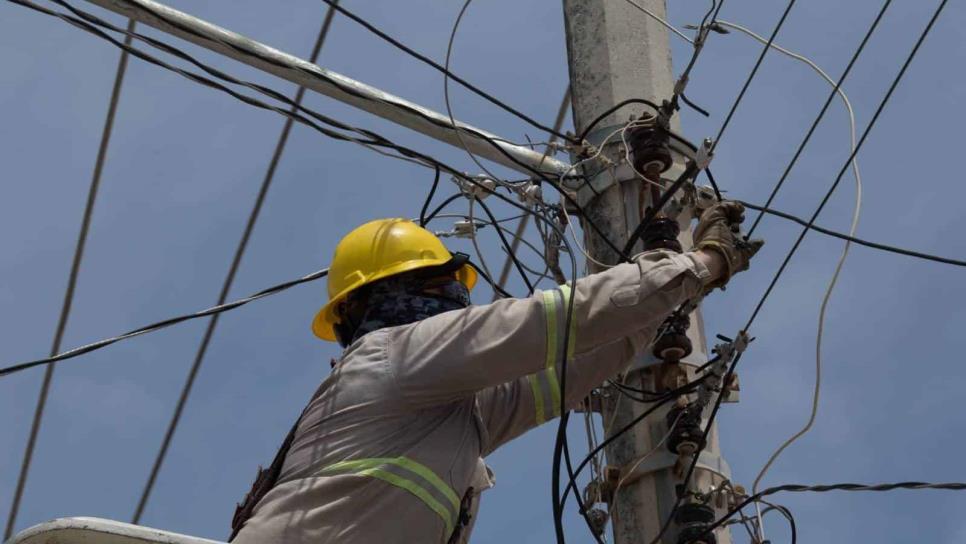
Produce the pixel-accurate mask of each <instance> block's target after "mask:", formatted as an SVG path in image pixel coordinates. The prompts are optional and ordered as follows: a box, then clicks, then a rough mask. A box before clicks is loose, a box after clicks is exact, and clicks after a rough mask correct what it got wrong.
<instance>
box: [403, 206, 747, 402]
mask: <svg viewBox="0 0 966 544" xmlns="http://www.w3.org/2000/svg"><path fill="white" fill-rule="evenodd" d="M742 211H743V209H742V208H741V206H740V204H735V203H724V204H719V205H717V206H715V207H713V208H712V209H710V210H708V211H707V212H705V214H704V215H703V216H702V219H701V221H700V222H699V224H698V227H697V229H696V231H695V240H696V242H697V248H698V249H697V251H696V252H688V253H684V254H677V253H674V252H671V251H664V250H658V251H651V252H647V253H642V254H640V255H638V256H637V257H636V258H635V259H634V261H633V262H631V263H625V264H620V265H617V266H614V267H612V268H610V269H608V270H606V271H603V272H600V273H597V274H593V275H590V276H587V277H585V278H581V279H580V280H577V282H576V283H575V284H574V286H573V287H571V286H569V285H564V286H560V287H558V288H556V289H552V290H548V291H543V292H537V293H535V294H534V295H533V296H531V297H529V298H526V299H505V300H500V301H497V302H494V303H492V304H489V305H485V306H472V307H469V308H466V309H463V310H458V311H452V312H446V313H442V314H439V315H436V316H433V317H430V318H427V319H424V320H421V321H419V322H417V323H413V324H411V325H407V326H403V327H398V328H396V329H394V330H393V331H392V332H391V333H390V334H389V338H388V343H387V350H388V353H387V354H386V355H387V357H388V360H389V364H390V367H391V371H392V372H393V374H394V376H395V379H396V381H397V385H398V386H399V389H400V392H401V393H402V395H403V396H404V397H405V398H407V399H408V400H409V401H410V402H411V403H413V404H414V405H431V404H438V403H442V402H448V401H451V400H455V399H458V398H461V397H465V396H467V395H472V394H475V393H477V392H480V391H482V390H484V389H487V388H490V387H495V386H499V385H501V384H504V383H507V382H513V381H514V380H517V379H518V378H521V377H524V376H529V377H528V378H527V379H528V382H529V385H530V386H531V393H532V395H534V397H535V400H537V401H538V402H536V404H538V405H539V404H541V403H540V402H539V399H536V397H537V396H538V395H543V396H544V397H545V399H544V402H543V403H542V404H543V407H544V413H549V411H550V410H551V408H552V405H553V404H556V405H557V406H559V399H560V395H561V390H560V387H559V382H560V381H561V379H560V378H561V376H560V370H561V368H562V367H563V366H564V357H565V355H566V357H567V360H568V365H567V366H568V367H572V368H571V372H568V376H567V380H566V381H567V391H566V396H567V404H568V405H572V404H573V403H575V402H577V401H579V399H581V398H582V397H583V396H584V395H586V393H587V392H588V391H589V390H590V389H591V388H592V387H594V386H596V385H597V384H599V383H600V382H602V381H603V380H604V379H605V378H607V377H609V376H612V375H613V374H615V373H616V372H618V371H619V370H620V369H622V368H623V367H624V365H625V364H626V363H627V362H628V361H629V360H630V358H631V357H633V355H634V353H637V352H639V351H641V350H643V349H644V348H645V347H646V346H647V345H648V343H650V341H651V340H652V339H653V337H654V334H655V331H656V329H657V327H658V326H660V324H661V322H662V321H663V320H664V319H665V318H666V317H667V315H669V314H670V313H671V311H673V310H674V309H675V308H676V307H677V306H679V305H680V304H681V303H683V302H684V301H685V300H688V299H690V298H693V297H695V296H698V295H699V294H700V293H702V291H704V290H706V289H708V288H709V286H714V285H723V284H724V283H726V282H727V280H728V279H729V278H730V277H731V275H732V274H734V273H735V272H737V271H740V270H743V269H744V268H747V266H748V261H749V260H750V258H751V256H752V255H753V254H754V253H755V251H757V249H758V247H760V245H759V244H742V243H739V242H738V238H737V229H736V228H732V227H733V226H734V225H736V224H737V223H740V222H741V218H742ZM709 265H710V266H711V268H712V269H713V270H710V271H709V269H708V267H709ZM547 398H549V402H547ZM554 399H556V402H553V400H554Z"/></svg>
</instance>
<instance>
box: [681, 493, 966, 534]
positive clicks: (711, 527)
mask: <svg viewBox="0 0 966 544" xmlns="http://www.w3.org/2000/svg"><path fill="white" fill-rule="evenodd" d="M898 489H908V490H924V489H933V490H938V491H966V483H961V482H948V483H939V484H937V483H929V482H897V483H888V484H874V485H870V484H853V483H841V484H828V485H802V484H785V485H779V486H775V487H769V488H768V489H765V490H763V491H760V492H758V493H755V494H754V495H751V496H749V497H747V498H746V499H744V500H743V501H741V502H740V503H738V505H737V506H735V507H734V508H732V509H731V510H730V511H729V512H728V513H727V514H725V515H724V516H722V517H721V518H720V519H718V520H717V521H715V522H714V523H712V524H710V525H708V527H707V528H706V529H705V530H704V533H702V534H700V535H697V536H696V538H695V539H694V540H693V542H699V541H700V540H699V539H700V538H701V537H703V536H704V535H706V534H708V533H710V532H711V531H714V530H715V529H717V528H718V527H720V526H722V525H724V524H725V523H726V522H727V521H728V520H729V519H731V518H732V517H734V516H735V514H737V513H738V512H740V511H741V509H742V508H745V507H746V506H748V505H749V504H751V503H753V502H755V501H758V500H760V499H762V498H763V497H767V496H769V495H774V494H776V493H828V492H830V491H877V492H886V491H895V490H898Z"/></svg>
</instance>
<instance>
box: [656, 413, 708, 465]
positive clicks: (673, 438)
mask: <svg viewBox="0 0 966 544" xmlns="http://www.w3.org/2000/svg"><path fill="white" fill-rule="evenodd" d="M665 421H666V422H667V426H668V430H669V432H670V435H669V436H668V438H667V449H668V450H670V451H671V452H672V453H676V454H678V455H690V454H692V453H694V452H696V451H698V450H700V449H702V448H704V431H703V430H702V429H701V408H700V407H699V406H697V405H694V404H689V405H688V406H685V407H684V408H674V409H672V410H670V411H669V412H668V413H667V416H665Z"/></svg>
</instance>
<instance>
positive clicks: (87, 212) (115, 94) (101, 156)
mask: <svg viewBox="0 0 966 544" xmlns="http://www.w3.org/2000/svg"><path fill="white" fill-rule="evenodd" d="M134 27H135V21H134V19H130V20H128V23H127V28H128V30H130V31H132V32H133V31H134ZM130 41H131V40H130V38H128V39H127V40H126V43H127V44H128V45H130ZM127 63H128V54H127V52H122V53H121V56H120V58H119V59H118V61H117V71H116V72H115V74H114V84H113V87H112V89H111V97H110V99H109V101H108V107H107V115H106V117H105V119H104V128H103V130H102V132H101V143H100V145H99V146H98V149H97V158H96V159H95V161H94V172H93V174H92V175H91V183H90V186H89V188H88V190H87V203H86V204H85V206H84V215H83V218H82V219H81V226H80V232H79V233H78V235H77V243H76V245H75V247H74V257H73V261H72V262H71V266H70V273H69V274H68V277H67V288H66V289H65V291H64V301H63V303H62V304H61V308H60V317H59V318H58V320H57V328H56V329H55V332H54V339H53V342H52V344H51V347H50V355H51V357H53V356H54V355H56V354H57V353H58V352H59V351H60V344H61V341H62V340H63V338H64V331H65V330H66V329H67V320H68V318H69V317H70V310H71V306H72V305H73V301H74V290H75V289H76V287H77V276H78V274H79V273H80V265H81V261H82V260H83V258H84V247H85V245H86V244H87V236H88V233H89V232H90V226H91V218H92V217H93V215H94V204H95V203H96V202H97V190H98V188H99V187H100V184H101V174H102V173H103V172H104V164H105V163H106V162H107V150H108V147H109V145H110V142H111V133H112V132H113V129H114V117H115V115H116V114H117V105H118V102H119V100H120V97H121V88H122V86H123V84H124V74H125V73H126V72H127ZM54 367H55V365H49V366H48V367H47V368H46V369H45V370H44V378H43V382H42V384H41V386H40V394H39V396H38V397H37V407H36V409H35V410H34V417H33V421H32V422H31V424H30V434H29V436H28V438H27V444H26V447H25V448H24V454H23V461H22V462H21V465H20V475H19V476H18V477H17V485H16V488H15V491H14V494H13V499H12V500H11V503H10V512H9V514H8V516H7V525H6V528H5V529H4V536H3V539H4V540H7V539H9V538H10V536H11V535H12V534H13V528H14V525H15V524H16V522H17V514H18V512H19V511H20V500H21V499H22V497H23V491H24V487H25V486H26V485H27V476H28V474H29V472H30V463H31V461H32V460H33V454H34V448H35V447H36V444H37V436H38V434H39V433H40V426H41V424H42V423H43V417H44V408H45V407H46V405H47V395H48V393H49V392H50V384H51V382H52V381H53V378H54Z"/></svg>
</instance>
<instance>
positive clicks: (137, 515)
mask: <svg viewBox="0 0 966 544" xmlns="http://www.w3.org/2000/svg"><path fill="white" fill-rule="evenodd" d="M336 5H338V0H335V3H334V4H332V5H331V7H329V9H328V10H327V11H326V14H325V18H324V20H323V21H322V28H320V29H319V35H318V37H317V38H316V40H315V45H314V46H313V47H312V54H311V56H310V57H309V61H310V62H312V63H315V62H316V61H317V60H318V58H319V53H320V52H321V51H322V45H323V44H324V43H325V38H326V36H328V33H329V28H330V27H331V25H332V18H333V17H334V16H335V6H336ZM304 97H305V87H304V86H301V87H299V88H298V90H297V91H296V92H295V99H294V100H293V101H294V103H295V105H293V106H292V112H293V113H294V112H295V111H297V110H298V107H299V106H300V105H301V104H302V100H303V98H304ZM294 122H295V119H293V118H292V117H287V118H286V119H285V125H284V126H283V127H282V132H281V134H280V135H279V138H278V143H276V145H275V151H274V152H273V153H272V158H271V160H270V161H269V163H268V170H267V171H266V172H265V178H264V179H263V180H262V185H261V187H260V188H259V191H258V196H257V197H256V198H255V203H254V205H253V206H252V210H251V213H249V215H248V222H247V223H246V224H245V229H244V231H243V232H242V237H241V240H240V241H239V242H238V247H237V248H236V249H235V256H234V257H233V258H232V261H231V266H230V267H229V269H228V274H227V275H226V276H225V281H224V283H223V284H222V286H221V292H220V293H219V294H218V302H217V303H216V306H220V305H222V304H224V303H225V301H226V300H227V299H228V292H229V291H230V290H231V286H232V284H233V283H234V281H235V275H236V273H237V272H238V267H239V265H240V264H241V260H242V257H243V256H244V254H245V249H246V248H247V247H248V241H249V240H250V239H251V235H252V231H253V230H254V228H255V222H256V221H257V220H258V216H259V213H260V212H261V209H262V205H263V204H264V202H265V196H266V195H267V194H268V189H269V187H271V185H272V180H273V179H274V178H275V172H276V169H277V168H278V163H279V161H280V160H281V158H282V153H283V152H284V150H285V144H286V143H287V142H288V137H289V134H290V133H291V131H292V124H293V123H294ZM219 316H220V314H213V315H212V316H211V318H210V319H209V320H208V327H207V328H206V329H205V334H204V336H203V337H202V339H201V344H200V345H199V346H198V351H197V353H196V354H195V358H194V362H193V363H192V365H191V369H190V370H189V371H188V376H187V378H186V379H185V384H184V387H182V389H181V394H180V396H179V397H178V403H177V405H176V406H175V409H174V413H173V414H172V416H171V421H170V422H169V423H168V428H167V430H166V431H165V434H164V439H163V440H162V442H161V447H160V449H159V450H158V454H157V456H156V457H155V459H154V465H153V466H152V467H151V473H150V475H149V476H148V480H147V482H146V483H145V484H144V489H143V490H142V492H141V498H140V499H139V500H138V505H137V508H135V510H134V515H133V516H132V518H131V523H134V524H138V523H139V522H140V521H141V516H142V515H143V514H144V509H145V507H146V506H147V503H148V499H149V498H150V496H151V491H152V490H153V489H154V483H155V481H156V480H157V478H158V473H159V472H160V471H161V466H162V464H163V463H164V459H165V457H166V456H167V453H168V448H169V447H170V446H171V440H172V438H173V437H174V433H175V431H176V430H177V428H178V423H179V422H180V421H181V414H182V413H183V411H184V407H185V404H186V403H187V401H188V397H189V396H190V395H191V389H192V387H193V386H194V382H195V378H196V377H197V375H198V370H199V369H200V368H201V365H202V362H203V361H204V358H205V353H206V352H207V351H208V345H209V344H210V343H211V338H212V336H213V335H214V333H215V327H217V326H218V317H219Z"/></svg>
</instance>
